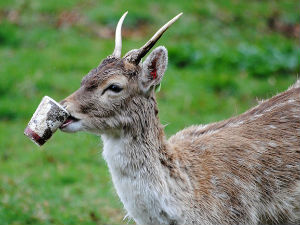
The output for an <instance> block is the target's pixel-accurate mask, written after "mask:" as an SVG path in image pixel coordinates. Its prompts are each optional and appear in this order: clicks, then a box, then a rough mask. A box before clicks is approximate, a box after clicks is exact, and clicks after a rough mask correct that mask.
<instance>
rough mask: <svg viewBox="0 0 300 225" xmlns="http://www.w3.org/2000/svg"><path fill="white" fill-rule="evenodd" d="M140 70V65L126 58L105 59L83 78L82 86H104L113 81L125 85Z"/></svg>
mask: <svg viewBox="0 0 300 225" xmlns="http://www.w3.org/2000/svg"><path fill="white" fill-rule="evenodd" d="M139 72H140V67H139V66H137V65H133V64H132V63H130V62H127V61H126V60H124V59H105V60H103V62H102V63H101V64H100V65H99V66H98V67H97V68H95V69H93V70H91V71H90V72H89V73H88V75H86V76H85V77H84V78H83V79H82V82H81V86H86V87H87V88H96V87H104V86H106V85H107V84H112V83H113V82H117V83H119V84H120V85H125V84H126V82H128V79H131V78H133V77H136V76H137V75H138V73H139Z"/></svg>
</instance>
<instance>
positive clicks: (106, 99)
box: [61, 13, 179, 134]
mask: <svg viewBox="0 0 300 225" xmlns="http://www.w3.org/2000/svg"><path fill="white" fill-rule="evenodd" d="M125 15H126V13H125V14H124V15H123V17H122V18H121V19H120V21H119V23H118V26H117V31H116V48H115V50H114V53H113V54H112V55H111V56H109V57H107V58H106V59H104V60H103V61H102V62H101V63H100V65H99V66H98V67H97V68H95V69H93V70H91V71H90V72H89V73H88V74H87V75H86V76H85V77H84V78H83V79H82V82H81V85H80V88H79V89H78V90H77V91H75V92H74V93H73V94H71V95H70V96H69V97H67V98H66V99H64V100H63V101H62V102H61V104H62V105H63V106H64V107H65V108H66V109H67V110H68V112H69V113H70V114H71V116H70V117H69V118H68V119H67V121H66V122H65V123H64V124H63V125H62V126H61V130H62V131H65V132H77V131H89V132H92V133H96V134H102V133H107V132H115V131H117V130H121V129H122V128H123V127H126V126H130V125H132V124H134V123H136V114H139V113H142V111H141V112H139V110H140V109H141V108H143V107H145V106H146V105H147V101H149V98H150V97H151V96H153V95H154V89H155V86H157V85H159V83H160V82H161V79H162V77H163V74H164V72H165V70H166V67H167V61H168V60H167V50H166V49H165V48H164V47H157V48H156V49H155V50H154V51H153V52H152V53H151V54H149V56H148V57H147V58H146V60H145V62H143V63H140V60H141V58H142V57H143V56H144V55H145V54H146V53H147V52H148V51H149V50H150V48H151V47H152V46H153V45H154V44H155V42H156V41H157V40H158V38H159V37H160V36H161V35H162V33H163V32H164V31H165V30H166V29H167V28H168V26H170V25H171V24H172V23H173V22H175V20H176V19H177V18H178V17H179V16H177V18H176V17H175V18H174V19H173V20H171V21H170V22H169V23H167V24H166V25H168V26H166V25H165V26H164V27H163V28H164V29H162V28H161V29H160V30H159V31H158V32H157V33H156V34H155V35H154V36H153V37H152V39H151V40H150V41H148V42H147V43H146V45H144V46H143V47H142V48H140V49H135V50H132V51H130V52H128V53H127V54H126V55H125V56H124V57H123V58H121V57H120V55H121V50H120V49H119V48H121V44H120V43H119V42H120V40H121V38H120V37H118V35H119V36H120V35H121V34H120V32H121V29H120V26H121V25H122V22H123V19H124V17H125ZM159 32H160V33H159ZM118 41H119V42H118ZM149 46H150V47H149ZM152 99H153V98H152ZM146 107H147V106H146ZM147 110H154V109H147Z"/></svg>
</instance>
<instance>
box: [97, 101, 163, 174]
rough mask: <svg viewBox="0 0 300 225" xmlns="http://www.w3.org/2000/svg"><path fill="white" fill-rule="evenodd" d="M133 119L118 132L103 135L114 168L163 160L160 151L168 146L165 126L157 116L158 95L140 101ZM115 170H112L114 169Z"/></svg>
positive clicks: (107, 157) (123, 170)
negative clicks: (156, 99)
mask: <svg viewBox="0 0 300 225" xmlns="http://www.w3.org/2000/svg"><path fill="white" fill-rule="evenodd" d="M133 109H134V110H133V113H132V118H133V119H132V122H131V123H130V124H129V125H128V126H125V127H123V128H122V129H121V130H120V131H118V132H115V133H106V134H104V135H102V136H101V137H102V140H103V145H104V148H103V149H104V151H103V156H104V159H105V160H106V161H107V163H108V166H109V168H110V170H112V169H116V170H120V172H123V173H124V172H125V171H126V170H130V172H133V170H140V169H141V168H142V167H147V166H149V167H152V168H153V164H155V163H159V158H160V154H161V153H162V152H163V151H164V150H165V149H166V147H167V141H166V139H165V135H164V131H163V126H162V125H161V124H160V122H159V118H158V116H157V113H158V110H157V104H156V101H155V99H154V97H150V99H149V101H142V102H138V103H136V107H133ZM111 172H112V171H111Z"/></svg>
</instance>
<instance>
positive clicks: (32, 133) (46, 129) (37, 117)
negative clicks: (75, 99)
mask: <svg viewBox="0 0 300 225" xmlns="http://www.w3.org/2000/svg"><path fill="white" fill-rule="evenodd" d="M69 116H70V114H69V113H68V112H67V110H65V109H64V108H63V107H62V106H61V105H60V104H59V103H57V102H56V101H54V100H53V99H52V98H50V97H48V96H45V97H44V98H43V99H42V101H41V103H40V104H39V106H38V108H37V109H36V111H35V113H34V114H33V116H32V118H31V120H30V121H29V123H28V125H27V127H26V129H25V131H24V134H25V135H26V136H27V137H29V138H30V139H31V140H32V141H33V142H34V143H36V144H37V145H39V146H41V145H43V144H44V143H45V142H46V141H47V140H49V139H50V138H51V136H52V134H53V133H54V132H55V131H56V130H57V129H58V128H59V127H60V126H61V125H62V124H64V122H65V121H66V120H67V118H68V117H69Z"/></svg>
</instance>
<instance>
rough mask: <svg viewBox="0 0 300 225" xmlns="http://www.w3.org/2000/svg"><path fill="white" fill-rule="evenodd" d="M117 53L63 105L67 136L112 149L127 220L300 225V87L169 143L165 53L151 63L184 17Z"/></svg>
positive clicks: (168, 224)
mask: <svg viewBox="0 0 300 225" xmlns="http://www.w3.org/2000/svg"><path fill="white" fill-rule="evenodd" d="M126 15H127V12H126V13H125V14H124V15H123V16H122V17H121V18H120V20H119V22H118V24H117V27H116V32H115V49H114V51H113V53H112V54H111V55H110V56H108V57H107V58H105V59H104V60H102V62H101V63H100V64H99V65H98V66H97V67H96V68H95V69H92V70H91V71H90V72H89V73H88V74H87V75H86V76H85V77H84V78H83V79H82V81H81V85H80V88H79V89H78V90H76V91H75V92H74V93H73V94H71V95H70V96H68V97H66V98H65V99H64V100H62V101H61V104H62V105H63V106H64V107H65V109H66V110H67V111H68V112H69V113H70V117H69V118H68V119H67V120H66V122H64V124H63V125H62V126H61V127H60V129H61V130H62V131H63V132H69V133H73V132H79V131H85V132H90V133H93V134H96V135H98V136H100V137H101V139H102V141H103V153H102V155H103V157H104V159H105V161H106V163H107V165H108V169H109V172H110V174H111V177H112V182H113V185H114V187H115V189H116V192H117V195H118V196H119V198H120V200H121V202H122V203H123V205H124V208H125V210H126V212H127V215H126V216H127V217H128V218H131V219H133V220H134V221H135V222H136V223H137V224H139V225H182V224H185V225H191V224H201V225H216V224H223V225H233V224H238V225H258V224H286V223H291V224H299V223H300V80H297V81H296V83H295V84H293V85H292V86H291V87H290V88H288V89H287V90H286V91H284V92H282V93H279V94H277V95H275V96H273V97H272V98H270V99H268V100H264V101H260V102H258V104H257V105H256V106H255V107H253V108H251V109H249V110H248V111H246V112H244V113H242V114H240V115H237V116H234V117H232V118H229V119H226V120H223V121H219V122H214V123H210V124H205V125H192V126H190V127H187V128H185V129H183V130H181V131H179V132H177V133H176V134H174V135H173V136H171V137H170V138H169V139H167V137H166V135H165V133H164V126H163V125H162V124H161V123H160V120H159V116H158V106H157V101H156V97H155V89H156V88H157V87H158V86H159V85H160V83H161V81H162V78H163V75H164V73H165V71H166V68H167V64H168V52H167V49H166V48H165V47H164V46H159V47H156V48H155V49H154V50H153V51H152V52H151V53H149V55H148V56H147V57H146V59H145V60H144V61H143V60H142V59H143V57H144V56H145V55H146V54H147V53H148V52H150V50H151V48H152V47H153V46H154V45H155V43H156V42H157V41H158V40H159V38H160V37H161V36H162V35H163V33H164V32H165V31H166V30H167V29H168V28H169V27H170V26H171V25H172V24H173V23H174V22H175V21H176V20H177V19H178V18H179V17H180V16H181V15H182V13H180V14H178V15H177V16H175V17H174V18H173V19H171V20H170V21H169V22H168V23H166V24H165V25H164V26H162V27H161V28H160V29H159V30H158V31H157V32H156V33H155V34H154V35H153V37H152V38H151V39H150V40H149V41H148V42H147V43H146V44H144V45H143V46H142V47H141V48H139V49H133V50H131V51H129V52H128V53H126V54H125V55H124V56H123V57H122V56H121V49H122V37H121V27H122V24H123V20H124V18H125V16H126Z"/></svg>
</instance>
